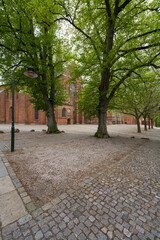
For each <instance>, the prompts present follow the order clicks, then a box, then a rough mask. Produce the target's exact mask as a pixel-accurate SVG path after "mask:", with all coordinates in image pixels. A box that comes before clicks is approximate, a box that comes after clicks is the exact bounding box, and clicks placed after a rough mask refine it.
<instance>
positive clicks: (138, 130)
mask: <svg viewBox="0 0 160 240" xmlns="http://www.w3.org/2000/svg"><path fill="white" fill-rule="evenodd" d="M136 120H137V132H138V133H141V126H140V122H139V118H138V119H136Z"/></svg>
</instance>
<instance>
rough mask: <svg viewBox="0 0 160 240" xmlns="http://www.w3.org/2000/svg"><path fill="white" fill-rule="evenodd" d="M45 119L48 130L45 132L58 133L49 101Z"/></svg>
mask: <svg viewBox="0 0 160 240" xmlns="http://www.w3.org/2000/svg"><path fill="white" fill-rule="evenodd" d="M47 120H48V130H47V133H59V132H60V131H59V130H58V128H57V122H56V119H55V113H54V108H53V106H52V104H51V103H49V102H48V104H47Z"/></svg>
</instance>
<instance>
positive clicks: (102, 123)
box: [95, 108, 109, 138]
mask: <svg viewBox="0 0 160 240" xmlns="http://www.w3.org/2000/svg"><path fill="white" fill-rule="evenodd" d="M95 136H96V137H99V138H109V134H108V131H107V111H106V109H105V108H102V109H100V110H99V118H98V130H97V132H96V134H95Z"/></svg>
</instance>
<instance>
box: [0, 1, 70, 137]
mask: <svg viewBox="0 0 160 240" xmlns="http://www.w3.org/2000/svg"><path fill="white" fill-rule="evenodd" d="M51 2H52V1H47V0H45V1H33V0H30V1H26V0H22V1H13V0H0V15H1V19H0V33H1V40H0V47H1V49H0V54H1V61H0V68H1V71H2V72H3V73H5V74H4V75H3V80H5V82H7V83H8V84H11V81H12V71H11V70H12V68H13V67H14V66H16V65H19V64H20V65H28V66H33V67H34V69H35V71H36V72H37V73H38V75H39V77H38V78H37V79H34V80H33V81H31V80H30V79H29V80H28V79H27V78H25V77H22V76H23V75H22V71H24V70H22V69H17V71H16V79H17V81H16V84H17V86H20V88H22V87H24V89H25V91H26V92H29V93H30V95H31V97H32V100H31V101H32V102H33V103H34V104H35V108H36V109H41V110H43V111H45V112H46V115H47V119H48V133H52V132H59V131H58V128H57V123H56V120H55V114H54V109H55V107H56V106H58V105H62V104H63V103H64V101H65V99H66V96H65V95H66V94H65V92H64V83H63V82H62V81H61V79H60V77H61V76H62V74H63V72H64V68H63V65H64V63H65V62H66V61H67V60H68V57H69V54H68V52H67V50H68V48H67V45H66V43H65V42H63V45H62V39H61V37H60V36H59V35H58V31H59V29H60V26H59V25H58V22H56V19H55V18H53V15H51V14H50V13H49V8H50V3H51Z"/></svg>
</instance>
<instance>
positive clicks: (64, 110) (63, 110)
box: [62, 108, 66, 117]
mask: <svg viewBox="0 0 160 240" xmlns="http://www.w3.org/2000/svg"><path fill="white" fill-rule="evenodd" d="M65 116H66V109H65V108H63V109H62V117H65Z"/></svg>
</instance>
